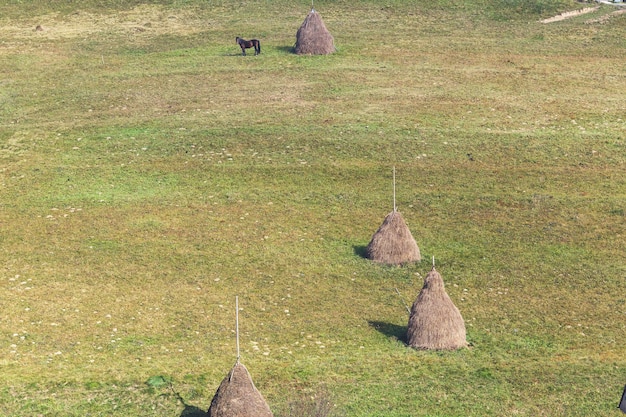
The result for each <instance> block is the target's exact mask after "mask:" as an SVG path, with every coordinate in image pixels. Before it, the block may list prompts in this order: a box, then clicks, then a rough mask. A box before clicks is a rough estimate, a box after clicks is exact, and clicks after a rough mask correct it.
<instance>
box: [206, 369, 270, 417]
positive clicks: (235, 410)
mask: <svg viewBox="0 0 626 417" xmlns="http://www.w3.org/2000/svg"><path fill="white" fill-rule="evenodd" d="M208 413H209V417H274V415H273V414H272V411H271V410H270V408H269V406H268V405H267V403H266V402H265V399H264V398H263V396H262V395H261V393H260V392H259V390H257V389H256V387H255V386H254V383H253V382H252V378H251V377H250V373H249V372H248V370H247V369H246V367H245V366H243V364H241V363H239V361H237V363H235V366H233V369H232V370H231V371H230V372H229V373H228V375H227V376H226V378H224V380H223V381H222V383H221V384H220V386H219V388H218V389H217V392H216V393H215V396H214V397H213V400H212V401H211V406H210V407H209V411H208Z"/></svg>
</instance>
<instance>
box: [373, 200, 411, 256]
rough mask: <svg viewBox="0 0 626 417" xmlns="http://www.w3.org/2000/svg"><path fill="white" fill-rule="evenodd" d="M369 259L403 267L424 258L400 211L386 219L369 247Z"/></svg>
mask: <svg viewBox="0 0 626 417" xmlns="http://www.w3.org/2000/svg"><path fill="white" fill-rule="evenodd" d="M366 252H367V257H368V258H369V259H371V260H372V261H374V262H380V263H384V264H390V265H402V264H407V263H411V262H419V261H420V260H421V259H422V257H421V255H420V248H419V247H418V246H417V243H416V242H415V239H413V235H412V234H411V231H410V230H409V227H408V226H407V225H406V222H405V221H404V218H403V217H402V214H400V212H399V211H396V210H394V211H392V212H391V213H389V214H388V215H387V217H385V220H384V221H383V224H381V225H380V227H379V228H378V230H377V231H376V233H374V236H372V240H371V241H370V243H369V244H368V245H367V249H366Z"/></svg>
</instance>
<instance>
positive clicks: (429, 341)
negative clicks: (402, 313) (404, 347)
mask: <svg viewBox="0 0 626 417" xmlns="http://www.w3.org/2000/svg"><path fill="white" fill-rule="evenodd" d="M407 341H408V344H409V346H411V347H414V348H416V349H433V350H454V349H459V348H462V347H466V346H467V341H466V339H465V322H464V321H463V317H462V316H461V312H460V311H459V309H458V308H456V306H455V305H454V303H453V302H452V300H451V299H450V297H449V296H448V293H446V289H445V287H444V285H443V279H442V278H441V275H440V274H439V272H437V271H436V270H435V267H434V266H433V269H431V271H430V272H429V273H428V275H426V278H425V279H424V287H422V290H421V291H420V293H419V295H418V296H417V299H416V300H415V302H414V303H413V307H412V308H411V316H410V317H409V327H408V330H407Z"/></svg>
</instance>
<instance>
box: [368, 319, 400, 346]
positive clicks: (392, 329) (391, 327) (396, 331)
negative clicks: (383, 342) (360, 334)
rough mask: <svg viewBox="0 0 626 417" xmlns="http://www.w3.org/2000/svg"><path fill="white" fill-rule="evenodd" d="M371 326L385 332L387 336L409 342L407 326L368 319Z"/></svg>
mask: <svg viewBox="0 0 626 417" xmlns="http://www.w3.org/2000/svg"><path fill="white" fill-rule="evenodd" d="M368 324H369V325H370V327H372V328H373V329H375V330H376V331H378V332H380V333H382V334H384V335H385V336H387V337H391V338H394V339H397V340H399V341H400V342H402V343H404V344H405V345H406V344H407V340H406V329H407V328H406V326H399V325H397V324H393V323H386V322H384V321H372V320H370V321H368Z"/></svg>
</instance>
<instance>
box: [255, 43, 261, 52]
mask: <svg viewBox="0 0 626 417" xmlns="http://www.w3.org/2000/svg"><path fill="white" fill-rule="evenodd" d="M256 44H257V45H258V49H257V52H258V53H261V41H256Z"/></svg>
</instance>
